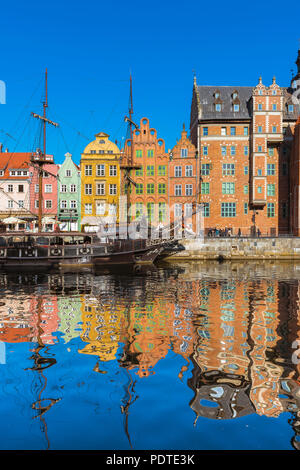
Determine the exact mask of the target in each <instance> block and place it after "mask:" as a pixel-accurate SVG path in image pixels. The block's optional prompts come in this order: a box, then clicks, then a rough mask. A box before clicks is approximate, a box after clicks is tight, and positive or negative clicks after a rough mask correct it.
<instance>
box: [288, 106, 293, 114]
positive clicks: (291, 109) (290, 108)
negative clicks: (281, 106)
mask: <svg viewBox="0 0 300 470" xmlns="http://www.w3.org/2000/svg"><path fill="white" fill-rule="evenodd" d="M288 111H289V113H293V112H294V105H293V104H289V106H288Z"/></svg>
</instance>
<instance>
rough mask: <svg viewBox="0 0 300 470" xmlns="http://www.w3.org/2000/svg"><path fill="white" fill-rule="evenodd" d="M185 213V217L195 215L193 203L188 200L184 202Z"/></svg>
mask: <svg viewBox="0 0 300 470" xmlns="http://www.w3.org/2000/svg"><path fill="white" fill-rule="evenodd" d="M184 215H185V217H191V216H192V215H193V204H192V203H190V202H188V203H186V204H184Z"/></svg>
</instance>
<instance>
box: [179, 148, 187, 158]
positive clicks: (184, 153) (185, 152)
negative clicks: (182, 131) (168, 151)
mask: <svg viewBox="0 0 300 470" xmlns="http://www.w3.org/2000/svg"><path fill="white" fill-rule="evenodd" d="M180 156H181V158H186V157H187V156H188V149H180Z"/></svg>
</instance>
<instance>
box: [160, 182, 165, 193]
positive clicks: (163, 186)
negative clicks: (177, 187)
mask: <svg viewBox="0 0 300 470" xmlns="http://www.w3.org/2000/svg"><path fill="white" fill-rule="evenodd" d="M158 194H166V185H165V183H158Z"/></svg>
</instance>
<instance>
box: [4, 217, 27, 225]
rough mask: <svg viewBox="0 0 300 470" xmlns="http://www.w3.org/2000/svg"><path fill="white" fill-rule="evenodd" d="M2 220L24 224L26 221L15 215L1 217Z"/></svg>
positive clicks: (7, 222)
mask: <svg viewBox="0 0 300 470" xmlns="http://www.w3.org/2000/svg"><path fill="white" fill-rule="evenodd" d="M2 222H3V223H4V224H25V223H26V221H25V220H22V219H18V218H17V217H7V218H6V219H3V220H2Z"/></svg>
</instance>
